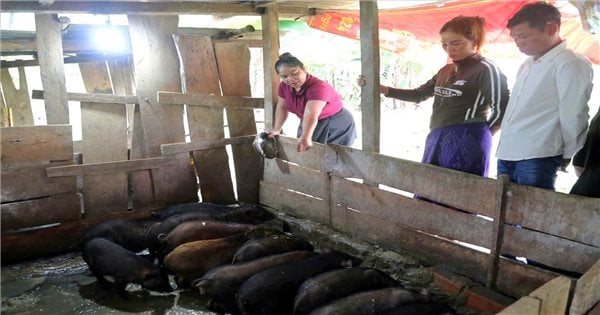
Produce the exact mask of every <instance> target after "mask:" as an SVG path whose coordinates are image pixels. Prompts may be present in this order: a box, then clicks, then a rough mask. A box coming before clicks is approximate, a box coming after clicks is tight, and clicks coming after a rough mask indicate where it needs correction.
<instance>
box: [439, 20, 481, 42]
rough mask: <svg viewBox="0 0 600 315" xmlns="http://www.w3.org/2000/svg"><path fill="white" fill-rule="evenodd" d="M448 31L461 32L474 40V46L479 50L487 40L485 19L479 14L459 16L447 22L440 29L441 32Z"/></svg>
mask: <svg viewBox="0 0 600 315" xmlns="http://www.w3.org/2000/svg"><path fill="white" fill-rule="evenodd" d="M446 31H450V32H453V33H456V34H460V35H462V36H464V37H465V38H467V39H468V40H470V41H473V44H474V46H475V47H477V50H479V49H481V46H483V43H484V42H485V19H484V18H482V17H479V16H462V15H461V16H457V17H455V18H453V19H452V20H450V21H448V22H446V24H444V26H442V28H441V29H440V33H443V32H446Z"/></svg>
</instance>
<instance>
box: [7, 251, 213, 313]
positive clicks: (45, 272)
mask: <svg viewBox="0 0 600 315" xmlns="http://www.w3.org/2000/svg"><path fill="white" fill-rule="evenodd" d="M0 288H1V294H2V311H1V312H2V314H7V315H8V314H86V315H87V314H173V315H176V314H214V313H213V312H210V311H208V309H207V308H206V303H207V301H205V300H203V299H201V298H200V296H199V295H198V294H195V292H192V291H189V290H185V291H184V290H179V291H174V292H171V293H158V292H151V291H147V290H143V289H142V288H141V287H140V286H139V285H135V284H130V285H129V286H128V287H127V291H128V292H129V297H128V298H127V299H124V298H122V297H120V296H118V295H116V294H114V293H113V292H112V291H110V290H106V289H105V288H102V287H101V286H100V285H98V283H97V282H96V278H95V277H94V276H92V274H91V273H90V272H89V269H88V267H87V265H86V263H85V262H84V261H83V259H82V258H81V255H80V253H68V254H64V255H60V256H55V257H51V258H44V259H38V260H33V261H29V262H25V263H19V264H12V265H7V266H3V267H2V283H1V287H0Z"/></svg>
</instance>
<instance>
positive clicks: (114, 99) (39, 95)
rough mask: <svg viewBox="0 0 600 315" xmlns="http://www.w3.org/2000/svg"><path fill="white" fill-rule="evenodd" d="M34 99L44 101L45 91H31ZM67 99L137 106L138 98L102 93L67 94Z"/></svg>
mask: <svg viewBox="0 0 600 315" xmlns="http://www.w3.org/2000/svg"><path fill="white" fill-rule="evenodd" d="M31 98H32V99H44V91H40V90H33V91H31ZM67 99H68V100H69V101H75V102H89V103H106V104H115V103H118V104H136V103H137V102H138V97H137V96H135V95H114V94H102V93H71V92H68V93H67Z"/></svg>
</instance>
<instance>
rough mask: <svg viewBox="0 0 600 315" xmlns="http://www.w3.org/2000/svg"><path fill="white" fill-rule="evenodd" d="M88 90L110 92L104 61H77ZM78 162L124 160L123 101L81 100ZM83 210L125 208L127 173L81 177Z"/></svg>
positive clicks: (92, 212)
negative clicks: (99, 101)
mask: <svg viewBox="0 0 600 315" xmlns="http://www.w3.org/2000/svg"><path fill="white" fill-rule="evenodd" d="M79 69H80V71H81V76H82V78H83V83H84V85H85V88H86V90H87V92H88V93H104V94H113V89H112V84H111V80H110V75H109V71H108V66H107V64H106V62H102V61H100V62H87V63H81V64H79ZM81 126H82V144H83V145H82V152H81V153H82V162H83V164H88V163H100V162H111V161H124V160H127V117H126V108H125V104H114V103H113V104H110V103H107V104H103V103H89V102H81ZM83 191H84V194H83V200H84V204H83V209H84V210H83V211H84V216H85V217H86V218H89V217H95V216H100V215H103V214H106V213H110V212H119V211H125V210H127V207H128V205H127V202H128V191H127V173H125V172H120V173H114V174H92V175H84V177H83Z"/></svg>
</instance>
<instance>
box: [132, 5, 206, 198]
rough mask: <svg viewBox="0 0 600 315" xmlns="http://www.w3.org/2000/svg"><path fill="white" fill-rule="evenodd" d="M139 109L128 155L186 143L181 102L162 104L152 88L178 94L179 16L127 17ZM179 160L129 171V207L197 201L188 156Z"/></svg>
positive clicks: (151, 153) (153, 153)
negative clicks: (170, 144)
mask: <svg viewBox="0 0 600 315" xmlns="http://www.w3.org/2000/svg"><path fill="white" fill-rule="evenodd" d="M127 19H128V21H129V32H130V38H131V47H132V52H133V64H134V68H135V86H136V95H137V97H138V104H139V106H138V109H139V110H136V111H135V113H134V128H135V129H134V132H133V140H132V148H131V158H132V159H140V158H152V157H159V156H161V153H160V145H162V144H164V143H173V142H182V141H185V134H184V125H183V106H163V104H160V103H158V102H157V101H156V91H171V92H181V79H180V78H181V77H180V64H179V62H178V58H177V50H176V48H175V45H174V43H173V38H172V36H171V35H172V34H174V33H176V32H177V27H178V21H179V18H178V16H157V15H153V16H145V15H128V16H127ZM173 158H175V159H177V160H178V161H179V164H177V165H175V166H171V167H164V168H158V169H153V170H151V171H149V172H148V171H142V172H136V173H134V174H132V175H131V181H132V189H133V208H134V209H147V208H156V207H161V206H164V205H169V204H175V203H185V202H191V201H197V200H198V186H197V184H196V177H195V175H194V172H193V168H192V166H191V160H190V156H189V154H185V153H182V154H180V155H177V156H174V157H173Z"/></svg>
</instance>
